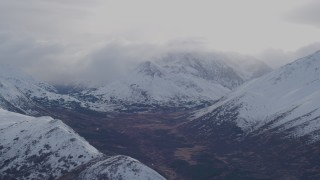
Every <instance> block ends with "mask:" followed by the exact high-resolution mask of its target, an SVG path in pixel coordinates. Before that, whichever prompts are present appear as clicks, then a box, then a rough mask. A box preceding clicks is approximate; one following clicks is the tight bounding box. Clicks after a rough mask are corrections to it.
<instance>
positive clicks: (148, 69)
mask: <svg viewBox="0 0 320 180" xmlns="http://www.w3.org/2000/svg"><path fill="white" fill-rule="evenodd" d="M135 71H136V73H140V74H142V75H145V76H151V77H155V76H158V77H161V76H162V75H163V73H162V72H161V69H160V67H158V66H157V65H156V64H154V63H153V62H151V61H146V62H143V63H141V64H139V65H138V67H137V68H136V69H135Z"/></svg>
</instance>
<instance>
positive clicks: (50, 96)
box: [0, 65, 88, 115]
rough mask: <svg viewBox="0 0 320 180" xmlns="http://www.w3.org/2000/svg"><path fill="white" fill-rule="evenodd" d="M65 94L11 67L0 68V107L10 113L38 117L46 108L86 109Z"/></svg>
mask: <svg viewBox="0 0 320 180" xmlns="http://www.w3.org/2000/svg"><path fill="white" fill-rule="evenodd" d="M87 106H88V105H86V104H84V103H82V102H80V101H79V100H77V99H76V98H74V97H71V96H69V95H67V94H60V93H58V91H57V90H56V88H55V87H53V86H51V85H49V84H47V83H43V82H39V81H36V80H35V79H34V78H32V77H31V76H29V75H27V74H24V73H22V72H21V71H20V70H19V69H16V68H13V67H11V66H5V65H2V66H0V107H1V108H3V109H7V110H10V111H14V112H18V113H23V114H29V115H38V114H41V112H45V111H46V108H56V107H60V108H67V109H76V108H78V109H79V108H88V107H87Z"/></svg>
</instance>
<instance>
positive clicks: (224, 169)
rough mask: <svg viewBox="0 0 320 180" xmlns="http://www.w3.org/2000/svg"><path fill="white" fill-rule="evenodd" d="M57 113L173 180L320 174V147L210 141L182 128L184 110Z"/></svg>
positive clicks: (104, 146) (101, 146)
mask: <svg viewBox="0 0 320 180" xmlns="http://www.w3.org/2000/svg"><path fill="white" fill-rule="evenodd" d="M52 114H56V115H57V114H59V115H57V116H56V118H59V119H63V120H65V123H66V124H68V125H69V126H71V127H72V128H73V129H74V130H75V131H77V132H78V133H79V134H80V135H81V136H83V137H84V138H85V139H86V140H87V141H89V142H90V144H91V145H93V146H94V147H96V148H97V149H98V150H100V151H101V152H103V153H105V154H107V155H114V152H116V153H117V154H123V155H128V156H131V157H133V158H136V159H139V160H140V161H141V162H143V163H145V164H146V165H148V166H149V167H151V168H153V169H155V170H156V171H158V172H159V173H160V174H161V175H163V176H165V177H166V178H168V179H275V178H276V179H296V178H297V179H300V178H302V177H304V178H305V179H314V178H316V177H319V174H320V171H319V164H318V165H316V164H317V162H319V161H317V160H315V159H314V160H312V161H311V159H312V158H313V157H314V156H315V155H316V154H319V152H320V148H318V147H319V145H310V146H311V147H308V148H299V147H303V146H304V145H303V143H299V142H293V143H285V145H282V140H278V141H274V140H272V143H275V148H272V147H271V146H269V145H270V144H268V140H267V141H266V142H264V143H260V145H258V144H257V141H260V140H261V139H258V138H249V139H248V140H247V141H245V143H239V142H228V143H229V144H233V146H228V145H227V143H226V144H220V143H219V141H215V138H213V139H212V141H211V140H209V141H208V138H207V139H206V138H201V137H199V136H196V135H195V134H193V132H192V131H189V130H185V129H183V128H182V127H183V125H184V124H185V122H186V121H187V119H186V117H187V116H188V112H184V111H181V112H175V113H158V112H154V113H135V114H132V113H131V114H126V113H108V114H95V115H92V116H88V115H85V114H81V113H74V112H69V111H64V112H61V111H60V110H59V113H54V112H53V113H52ZM265 138H266V139H274V138H276V137H265ZM222 140H223V139H222ZM220 141H221V139H220ZM225 141H228V140H227V139H226V140H225ZM235 141H236V140H235ZM283 141H287V140H283ZM270 142H271V140H270ZM290 149H292V152H291V151H290ZM307 151H308V152H307ZM284 154H285V155H284Z"/></svg>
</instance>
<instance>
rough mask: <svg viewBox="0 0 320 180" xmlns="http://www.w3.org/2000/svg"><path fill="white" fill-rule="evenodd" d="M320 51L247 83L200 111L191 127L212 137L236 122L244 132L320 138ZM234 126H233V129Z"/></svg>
mask: <svg viewBox="0 0 320 180" xmlns="http://www.w3.org/2000/svg"><path fill="white" fill-rule="evenodd" d="M319 102H320V51H318V52H316V53H314V54H312V55H310V56H307V57H304V58H301V59H298V60H296V61H295V62H293V63H290V64H288V65H285V66H283V67H281V68H279V69H277V70H274V71H273V72H271V73H269V74H267V75H264V76H262V77H260V78H257V79H254V80H252V81H250V82H248V83H245V84H244V85H242V86H241V87H239V88H238V89H236V91H234V92H232V93H230V94H229V95H227V96H226V97H224V98H222V99H221V100H220V101H218V102H217V103H215V104H214V105H212V106H210V107H208V108H206V109H202V110H200V111H198V112H197V113H196V114H195V115H194V117H193V120H192V121H191V122H190V123H189V126H191V127H193V128H196V129H198V130H199V132H200V134H202V135H206V136H210V135H212V134H214V131H216V130H217V129H219V127H220V129H221V128H223V127H226V124H229V125H230V124H233V125H235V126H236V127H238V128H239V129H238V130H237V132H238V135H237V136H240V135H241V134H246V135H248V134H265V133H266V134H272V133H273V134H275V133H281V134H282V135H283V136H284V137H287V138H298V137H301V138H302V137H304V138H308V139H309V141H310V142H314V141H318V140H320V103H319ZM229 129H230V128H229Z"/></svg>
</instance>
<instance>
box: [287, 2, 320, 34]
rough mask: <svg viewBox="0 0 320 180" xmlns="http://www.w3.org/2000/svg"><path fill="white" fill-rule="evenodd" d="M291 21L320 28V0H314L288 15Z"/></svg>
mask: <svg viewBox="0 0 320 180" xmlns="http://www.w3.org/2000/svg"><path fill="white" fill-rule="evenodd" d="M287 19H288V20H289V21H291V22H295V23H301V24H309V25H313V26H316V27H318V28H320V1H318V0H313V1H311V2H309V3H307V4H306V5H304V6H301V7H299V8H297V9H295V10H293V11H292V12H290V13H289V14H288V15H287Z"/></svg>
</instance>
